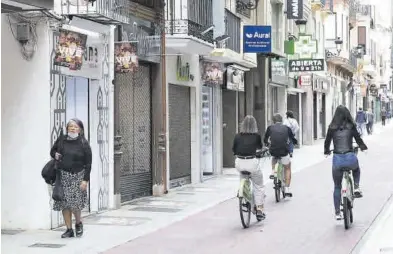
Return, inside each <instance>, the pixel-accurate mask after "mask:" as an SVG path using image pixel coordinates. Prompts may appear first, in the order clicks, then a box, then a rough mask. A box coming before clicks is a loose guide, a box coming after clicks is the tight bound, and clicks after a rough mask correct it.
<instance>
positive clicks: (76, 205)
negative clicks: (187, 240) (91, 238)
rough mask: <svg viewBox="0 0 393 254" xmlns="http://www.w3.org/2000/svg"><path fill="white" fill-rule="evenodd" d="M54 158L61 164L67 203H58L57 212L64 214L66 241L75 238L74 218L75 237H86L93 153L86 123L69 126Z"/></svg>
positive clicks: (51, 152) (59, 166)
mask: <svg viewBox="0 0 393 254" xmlns="http://www.w3.org/2000/svg"><path fill="white" fill-rule="evenodd" d="M61 143H62V144H61ZM50 155H51V156H52V158H54V159H56V160H58V161H59V164H58V168H59V169H60V170H61V171H60V174H61V183H62V184H63V189H64V200H63V201H55V202H54V205H53V210H55V211H62V212H63V217H64V221H65V224H66V226H67V230H66V232H65V233H63V234H62V235H61V237H62V238H69V237H74V236H75V235H74V231H73V229H72V214H74V216H75V234H76V236H77V237H80V236H82V235H83V224H82V221H81V211H82V210H83V208H84V207H85V205H86V201H87V185H88V182H89V180H90V171H91V161H92V153H91V148H90V145H89V143H88V141H87V140H86V138H85V136H84V129H83V123H82V121H80V120H79V119H71V120H70V121H69V122H68V123H67V134H66V136H65V137H59V138H58V139H57V140H56V142H55V144H54V145H53V147H52V149H51V151H50Z"/></svg>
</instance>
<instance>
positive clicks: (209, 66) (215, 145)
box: [200, 61, 224, 179]
mask: <svg viewBox="0 0 393 254" xmlns="http://www.w3.org/2000/svg"><path fill="white" fill-rule="evenodd" d="M200 67H201V69H200V70H201V73H200V74H201V83H200V84H201V86H202V91H201V94H202V96H201V107H202V110H201V118H202V119H201V122H202V126H201V173H202V179H203V176H209V175H213V174H219V173H220V172H221V168H222V167H221V165H222V162H221V159H222V150H221V145H222V144H221V142H222V141H221V137H222V136H221V135H222V127H223V126H222V93H221V89H222V85H223V83H224V64H222V63H217V62H209V61H201V62H200Z"/></svg>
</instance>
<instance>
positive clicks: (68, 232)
mask: <svg viewBox="0 0 393 254" xmlns="http://www.w3.org/2000/svg"><path fill="white" fill-rule="evenodd" d="M71 237H74V230H72V228H68V229H67V230H66V232H64V233H63V234H62V235H61V238H71Z"/></svg>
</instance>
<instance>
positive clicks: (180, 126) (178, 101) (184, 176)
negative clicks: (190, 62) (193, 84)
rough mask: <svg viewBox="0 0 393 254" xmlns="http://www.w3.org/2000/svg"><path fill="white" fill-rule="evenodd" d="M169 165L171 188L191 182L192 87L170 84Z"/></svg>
mask: <svg viewBox="0 0 393 254" xmlns="http://www.w3.org/2000/svg"><path fill="white" fill-rule="evenodd" d="M168 97H169V156H170V157H169V158H170V159H169V161H170V163H169V165H170V169H169V170H170V171H169V175H170V184H171V188H173V187H176V186H179V185H183V184H188V183H190V182H191V109H190V88H189V87H186V86H177V85H169V89H168Z"/></svg>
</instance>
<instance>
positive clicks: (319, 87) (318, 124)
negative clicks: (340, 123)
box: [312, 74, 330, 140]
mask: <svg viewBox="0 0 393 254" xmlns="http://www.w3.org/2000/svg"><path fill="white" fill-rule="evenodd" d="M329 86H330V81H329V79H327V78H326V77H324V76H320V75H317V74H312V90H313V137H314V140H316V139H321V138H325V136H326V132H327V128H326V127H327V125H328V123H327V121H326V120H327V115H328V114H327V113H326V111H327V108H326V105H327V96H328V92H329Z"/></svg>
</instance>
